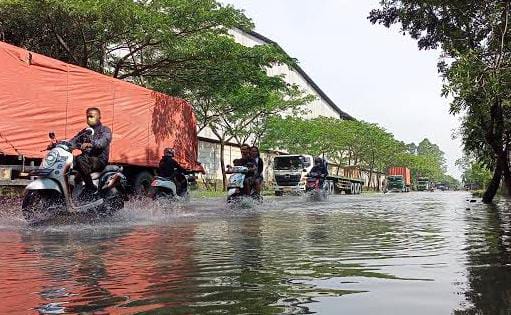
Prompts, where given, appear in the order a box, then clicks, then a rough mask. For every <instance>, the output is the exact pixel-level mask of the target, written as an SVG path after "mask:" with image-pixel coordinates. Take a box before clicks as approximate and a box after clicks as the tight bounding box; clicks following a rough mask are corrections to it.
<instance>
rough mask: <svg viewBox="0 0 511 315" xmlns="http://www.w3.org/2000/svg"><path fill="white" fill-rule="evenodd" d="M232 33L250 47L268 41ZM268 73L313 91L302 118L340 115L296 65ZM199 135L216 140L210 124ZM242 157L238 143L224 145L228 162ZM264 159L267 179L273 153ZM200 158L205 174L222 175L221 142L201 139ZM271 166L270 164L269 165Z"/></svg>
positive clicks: (237, 31) (207, 176)
mask: <svg viewBox="0 0 511 315" xmlns="http://www.w3.org/2000/svg"><path fill="white" fill-rule="evenodd" d="M230 33H231V35H232V36H233V37H234V39H235V40H236V41H237V42H238V43H240V44H242V45H244V46H247V47H253V46H255V45H262V44H265V42H264V41H262V40H261V39H259V38H256V37H254V36H252V35H250V34H247V33H245V32H242V31H240V30H231V32H230ZM268 74H269V75H284V78H285V80H286V82H288V83H289V84H296V85H298V86H299V87H300V88H301V89H302V90H303V91H304V92H305V93H306V94H309V95H313V96H315V97H316V99H315V100H314V101H313V102H311V103H309V104H308V105H307V109H308V110H309V114H307V115H305V117H303V118H315V117H319V116H325V117H333V118H339V117H340V114H339V113H338V112H337V111H336V110H335V109H334V108H332V107H331V106H330V104H329V103H328V102H327V101H326V100H325V99H323V98H322V97H321V95H320V94H319V93H318V92H317V91H316V90H315V89H314V88H313V87H312V86H311V85H310V84H309V83H308V82H307V80H306V79H305V78H304V77H303V76H302V75H301V74H300V73H299V72H297V71H295V70H294V69H290V68H289V67H288V66H287V65H275V66H273V67H272V68H270V69H268ZM199 136H200V137H203V138H206V139H211V140H213V141H217V140H218V139H217V137H216V136H215V135H214V134H213V133H212V132H211V130H210V129H209V128H204V129H203V130H201V132H199ZM239 157H240V152H239V148H238V147H232V146H229V145H226V147H225V154H224V158H225V163H226V165H227V164H232V161H233V160H234V159H237V158H239ZM263 161H264V162H265V172H268V173H266V174H264V177H265V181H268V180H270V179H271V178H272V176H273V172H272V169H271V165H269V163H271V161H272V156H269V155H263ZM199 162H201V163H202V165H203V166H204V168H205V170H206V173H207V174H206V175H205V177H206V178H208V179H212V178H214V177H216V179H221V178H222V172H221V170H220V145H219V144H214V143H210V142H205V141H199ZM267 166H269V167H267Z"/></svg>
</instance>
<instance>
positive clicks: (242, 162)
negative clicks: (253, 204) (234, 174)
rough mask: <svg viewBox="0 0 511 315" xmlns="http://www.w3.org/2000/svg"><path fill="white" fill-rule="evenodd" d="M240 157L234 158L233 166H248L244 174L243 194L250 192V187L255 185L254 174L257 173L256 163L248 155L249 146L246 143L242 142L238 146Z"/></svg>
mask: <svg viewBox="0 0 511 315" xmlns="http://www.w3.org/2000/svg"><path fill="white" fill-rule="evenodd" d="M240 151H241V158H240V159H235V160H234V161H233V164H234V166H245V167H247V168H248V173H247V176H245V182H244V183H243V186H244V189H245V194H246V195H248V194H250V190H251V188H252V187H255V179H254V176H255V175H256V174H257V165H256V163H255V161H254V159H252V157H251V156H250V146H249V145H248V144H243V145H241V147H240Z"/></svg>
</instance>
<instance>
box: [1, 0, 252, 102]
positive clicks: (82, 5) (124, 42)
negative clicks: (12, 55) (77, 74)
mask: <svg viewBox="0 0 511 315" xmlns="http://www.w3.org/2000/svg"><path fill="white" fill-rule="evenodd" d="M0 15H1V16H2V20H1V21H0V37H1V39H2V40H5V41H7V42H9V43H11V44H14V45H17V46H22V47H26V48H27V49H30V50H33V51H35V52H38V53H42V54H44V55H47V56H50V57H53V58H56V59H59V60H62V61H65V62H69V63H73V64H77V65H79V66H82V67H86V68H89V69H92V70H95V71H98V72H102V73H106V74H109V75H112V76H113V77H115V78H119V79H127V80H130V81H133V82H136V83H138V84H141V85H145V86H150V84H149V82H150V81H151V79H152V78H154V77H157V78H160V80H161V78H167V79H168V80H173V81H174V82H173V83H172V84H171V85H172V86H173V88H174V89H175V90H176V91H180V92H181V91H184V90H185V89H186V88H189V87H193V86H194V85H195V84H197V83H198V82H199V81H200V80H201V78H202V77H203V76H201V74H204V73H205V72H206V71H209V70H210V69H211V68H212V67H214V65H218V64H221V63H222V62H223V61H224V60H225V59H226V58H229V57H230V56H229V54H225V53H224V52H225V48H226V47H225V45H226V44H228V43H227V42H226V41H225V40H223V39H225V38H226V35H227V34H228V31H229V30H230V29H232V28H241V29H250V28H252V23H251V21H250V20H249V19H248V18H247V17H245V16H244V15H243V13H242V12H241V11H238V10H236V9H234V8H233V7H232V6H223V5H221V4H219V3H218V2H217V1H214V0H151V1H148V0H142V1H126V0H44V1H40V0H2V1H1V2H0ZM35 17H36V18H35ZM199 61H200V62H201V64H200V67H198V65H199V64H198V63H197V62H199ZM205 64H207V65H208V66H209V67H203V66H204V65H205ZM172 94H176V93H172Z"/></svg>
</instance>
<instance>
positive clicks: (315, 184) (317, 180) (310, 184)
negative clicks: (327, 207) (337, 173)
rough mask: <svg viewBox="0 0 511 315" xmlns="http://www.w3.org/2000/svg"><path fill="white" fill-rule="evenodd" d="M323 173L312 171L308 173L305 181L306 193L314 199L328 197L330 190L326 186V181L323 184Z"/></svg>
mask: <svg viewBox="0 0 511 315" xmlns="http://www.w3.org/2000/svg"><path fill="white" fill-rule="evenodd" d="M321 178H322V176H321V174H319V173H316V172H311V173H309V174H307V181H306V183H305V193H306V195H307V196H308V197H309V198H310V199H312V200H324V199H326V198H327V197H328V190H327V189H326V187H325V183H326V182H325V181H323V185H322V184H321Z"/></svg>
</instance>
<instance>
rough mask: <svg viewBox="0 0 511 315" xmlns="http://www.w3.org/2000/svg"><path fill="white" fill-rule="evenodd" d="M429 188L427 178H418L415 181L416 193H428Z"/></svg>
mask: <svg viewBox="0 0 511 315" xmlns="http://www.w3.org/2000/svg"><path fill="white" fill-rule="evenodd" d="M430 187H431V182H430V181H429V178H427V177H419V178H418V179H417V190H418V191H428V190H429V189H430Z"/></svg>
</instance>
